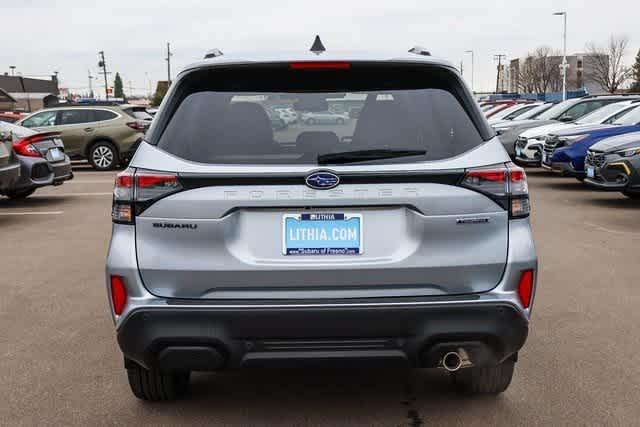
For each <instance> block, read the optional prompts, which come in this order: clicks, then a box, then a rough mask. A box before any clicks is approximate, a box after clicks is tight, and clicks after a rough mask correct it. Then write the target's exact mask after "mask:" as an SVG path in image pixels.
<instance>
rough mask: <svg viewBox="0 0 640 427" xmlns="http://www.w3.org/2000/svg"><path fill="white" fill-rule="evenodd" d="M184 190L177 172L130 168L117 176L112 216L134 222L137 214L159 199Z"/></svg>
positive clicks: (115, 218) (118, 219)
mask: <svg viewBox="0 0 640 427" xmlns="http://www.w3.org/2000/svg"><path fill="white" fill-rule="evenodd" d="M180 190H182V185H181V184H180V182H179V181H178V176H177V175H176V174H175V173H168V172H155V171H147V170H137V171H136V170H135V169H133V168H128V169H126V170H124V171H122V172H120V173H119V174H118V175H117V176H116V183H115V187H114V190H113V206H112V209H111V217H112V219H113V222H116V223H119V224H133V223H134V218H135V216H136V215H138V214H140V213H141V212H142V211H144V209H146V208H147V207H149V206H150V205H151V204H152V203H153V202H155V201H157V200H158V199H160V198H162V197H165V196H168V195H169V194H172V193H175V192H178V191H180Z"/></svg>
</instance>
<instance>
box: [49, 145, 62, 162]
mask: <svg viewBox="0 0 640 427" xmlns="http://www.w3.org/2000/svg"><path fill="white" fill-rule="evenodd" d="M63 159H64V153H63V152H62V150H61V149H59V148H52V149H50V150H49V151H47V160H49V161H51V162H58V161H60V160H63Z"/></svg>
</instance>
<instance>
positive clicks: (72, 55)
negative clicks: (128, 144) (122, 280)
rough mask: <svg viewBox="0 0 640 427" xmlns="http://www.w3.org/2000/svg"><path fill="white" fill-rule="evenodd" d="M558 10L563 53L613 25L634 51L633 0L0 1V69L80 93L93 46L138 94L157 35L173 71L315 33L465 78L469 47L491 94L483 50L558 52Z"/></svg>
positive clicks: (342, 45) (158, 58) (638, 35)
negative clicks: (415, 54)
mask: <svg viewBox="0 0 640 427" xmlns="http://www.w3.org/2000/svg"><path fill="white" fill-rule="evenodd" d="M378 3H379V4H378ZM430 3H437V5H436V4H433V5H432V4H430ZM558 10H566V11H567V12H568V19H569V21H568V22H569V24H568V28H569V30H568V34H569V39H568V51H569V53H574V52H579V51H583V50H584V46H585V43H586V42H587V41H596V42H600V43H604V42H605V41H606V39H607V38H608V37H609V35H610V34H612V33H613V34H625V35H627V36H628V37H629V38H630V39H631V43H630V49H629V52H628V62H629V63H631V61H632V59H633V57H634V56H635V54H636V52H637V51H638V49H639V48H640V25H639V24H638V16H640V1H638V0H610V1H608V2H607V3H606V7H604V6H603V4H602V3H601V2H595V1H586V0H535V1H526V2H522V1H518V0H508V1H503V0H498V1H491V0H483V1H479V0H451V1H438V2H433V1H428V0H420V1H412V0H394V1H384V2H376V1H374V0H368V1H367V0H364V1H361V0H357V1H355V0H354V1H349V0H317V1H314V0H296V1H288V0H270V1H258V0H253V1H251V0H234V1H221V0H213V1H193V0H178V1H176V0H173V1H164V0H128V1H121V0H110V1H107V2H94V1H87V0H16V1H12V0H0V16H1V17H2V40H3V42H2V48H1V49H0V72H2V73H4V72H5V71H9V66H10V65H15V66H16V71H17V72H22V73H23V74H24V75H47V74H52V73H53V72H54V71H58V72H59V73H60V79H61V85H62V86H64V87H69V88H71V89H72V90H74V91H82V90H87V87H88V78H87V73H88V70H91V72H92V74H93V75H97V71H98V69H97V62H98V57H97V52H98V51H99V50H104V51H105V54H106V59H107V65H108V66H109V68H110V70H112V71H114V72H115V71H119V72H120V74H121V75H122V77H123V80H124V82H125V90H126V89H127V88H128V85H129V81H131V84H132V86H133V88H134V91H135V92H137V93H146V91H147V88H148V87H149V81H151V82H153V86H154V87H155V82H156V81H157V80H159V79H166V62H165V61H164V59H163V58H164V56H165V49H166V42H171V46H172V50H173V51H174V56H173V58H172V68H173V74H174V75H175V72H176V71H177V70H178V69H179V68H180V67H182V66H184V65H185V64H188V63H190V62H192V61H194V60H197V59H199V58H201V57H202V55H203V53H204V52H205V51H206V50H208V49H210V48H213V47H218V48H220V49H222V50H223V51H245V52H250V51H255V50H258V49H267V50H268V49H271V50H279V51H282V50H288V49H292V50H298V49H308V48H309V46H310V44H311V42H312V40H313V36H314V35H315V34H316V33H318V34H320V35H321V37H322V39H323V41H324V43H325V45H326V46H327V49H329V50H330V49H332V48H336V49H340V50H343V49H376V48H383V49H384V50H386V51H388V50H391V49H398V51H403V50H407V49H408V48H409V47H411V46H413V45H416V44H418V45H421V46H425V47H428V48H429V49H430V50H431V52H432V53H433V54H434V55H437V56H440V57H444V58H446V59H448V60H450V61H452V62H454V63H455V64H456V65H458V64H459V63H460V61H461V60H463V59H464V64H465V77H466V78H467V79H470V74H471V58H470V55H468V54H467V55H465V53H464V52H465V50H469V49H473V50H474V52H475V63H476V67H475V68H476V69H475V83H476V90H491V88H492V87H495V70H496V68H495V63H494V62H493V55H494V54H498V53H504V54H506V55H507V56H508V57H509V58H513V57H518V56H522V55H524V54H525V53H526V52H527V51H529V50H531V49H533V48H535V47H537V46H541V45H548V46H552V47H554V48H558V49H560V48H561V40H562V18H561V17H556V16H551V14H552V12H555V11H558ZM607 14H609V16H607ZM147 76H148V79H147ZM112 78H113V76H110V80H112ZM98 82H102V80H98V81H97V82H96V83H94V84H99V83H98ZM110 84H112V82H110Z"/></svg>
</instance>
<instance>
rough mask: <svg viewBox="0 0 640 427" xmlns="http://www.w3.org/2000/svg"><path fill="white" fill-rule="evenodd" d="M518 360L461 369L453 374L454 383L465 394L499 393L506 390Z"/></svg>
mask: <svg viewBox="0 0 640 427" xmlns="http://www.w3.org/2000/svg"><path fill="white" fill-rule="evenodd" d="M515 364H516V362H514V361H513V360H512V359H508V360H505V361H504V362H502V363H500V364H499V365H495V366H476V367H471V368H466V369H461V370H459V371H456V372H454V373H453V374H452V376H453V385H454V387H455V388H456V390H457V391H458V392H461V393H464V394H499V393H502V392H503V391H505V390H506V389H507V388H508V387H509V384H511V378H512V377H513V369H514V367H515Z"/></svg>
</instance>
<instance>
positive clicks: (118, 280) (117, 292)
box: [110, 276, 127, 316]
mask: <svg viewBox="0 0 640 427" xmlns="http://www.w3.org/2000/svg"><path fill="white" fill-rule="evenodd" d="M110 282H111V283H110V285H111V286H110V287H111V302H112V303H113V312H114V313H115V314H117V315H118V316H119V315H121V314H122V312H123V311H124V306H125V305H127V288H126V287H125V286H124V279H123V278H122V277H121V276H111V280H110Z"/></svg>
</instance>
